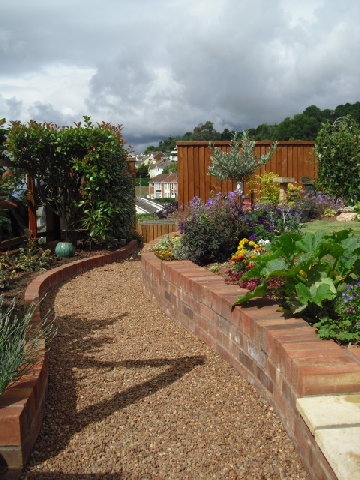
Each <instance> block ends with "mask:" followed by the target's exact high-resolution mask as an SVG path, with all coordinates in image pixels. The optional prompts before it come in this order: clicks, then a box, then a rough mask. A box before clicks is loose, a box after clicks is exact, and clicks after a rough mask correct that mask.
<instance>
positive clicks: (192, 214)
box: [178, 192, 249, 265]
mask: <svg viewBox="0 0 360 480" xmlns="http://www.w3.org/2000/svg"><path fill="white" fill-rule="evenodd" d="M178 225H179V230H180V233H182V234H183V239H182V246H183V252H184V255H185V256H186V258H187V259H189V260H191V261H192V262H194V263H196V264H198V265H207V264H209V263H213V262H222V261H225V260H226V259H228V258H229V257H230V255H231V253H232V252H233V251H234V250H235V248H236V247H237V244H238V243H239V239H240V238H243V237H245V236H247V234H248V233H249V227H248V225H247V223H246V216H245V214H244V212H243V210H242V208H241V206H240V202H239V196H238V195H237V194H236V193H235V192H230V193H229V194H228V195H227V196H224V195H223V194H222V193H219V194H217V195H212V196H211V198H209V200H208V201H207V202H206V203H204V202H202V201H201V200H200V199H199V198H198V197H195V198H194V199H192V200H191V202H190V204H189V207H188V208H186V209H185V210H183V211H182V212H180V213H179V214H178Z"/></svg>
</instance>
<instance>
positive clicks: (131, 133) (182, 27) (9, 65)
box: [0, 0, 360, 152]
mask: <svg viewBox="0 0 360 480" xmlns="http://www.w3.org/2000/svg"><path fill="white" fill-rule="evenodd" d="M359 19H360V0H51V1H46V0H31V1H29V0H11V1H2V2H1V8H0V118H2V117H5V118H6V119H7V120H22V121H23V122H27V121H28V120H30V119H35V120H37V121H39V122H43V121H47V122H50V121H51V122H54V123H57V124H58V125H71V124H73V122H75V121H76V122H77V121H80V120H81V119H82V117H83V115H89V116H91V118H92V120H94V121H102V120H104V121H106V122H111V123H113V124H119V123H120V124H123V126H124V129H123V134H124V138H125V140H126V141H127V143H129V144H131V145H133V146H134V147H135V150H136V151H137V152H140V151H143V149H144V148H146V146H148V145H149V144H153V145H157V144H158V142H159V140H160V139H161V138H164V137H168V136H170V135H183V134H184V133H185V132H186V131H192V130H193V129H194V127H195V126H196V125H198V124H199V123H205V122H206V121H207V120H210V121H212V122H213V123H214V126H215V128H216V129H217V130H218V131H222V130H223V129H224V128H229V129H234V130H242V129H244V128H251V127H257V126H258V125H260V124H261V123H269V124H273V123H278V122H281V121H282V120H283V119H284V118H285V117H287V116H290V117H292V116H293V115H294V114H295V113H301V112H302V111H303V110H304V109H305V108H306V107H308V106H310V105H316V106H318V107H319V108H321V109H324V108H335V107H336V106H337V105H339V104H344V103H347V102H350V103H354V102H356V101H360V29H359Z"/></svg>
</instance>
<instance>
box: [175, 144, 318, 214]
mask: <svg viewBox="0 0 360 480" xmlns="http://www.w3.org/2000/svg"><path fill="white" fill-rule="evenodd" d="M213 145H214V146H215V147H217V148H219V149H221V150H223V151H226V152H229V151H230V148H231V144H230V142H213ZM270 145H271V143H270V142H257V144H256V147H255V154H256V155H257V156H261V155H262V154H264V153H266V152H268V151H269V149H270ZM177 147H178V182H179V184H178V201H179V205H187V204H188V203H189V201H190V200H191V199H192V198H194V197H195V196H197V197H199V198H201V199H202V200H204V201H206V200H207V199H208V198H209V196H210V192H211V191H214V192H220V191H222V192H224V193H227V192H230V191H234V190H235V189H236V184H234V183H232V182H230V181H227V182H219V181H218V180H216V179H215V178H214V177H212V176H209V175H208V174H207V172H208V167H209V166H210V165H211V162H210V150H209V146H208V142H177ZM264 172H273V173H276V174H278V175H279V176H280V177H293V178H295V182H297V183H300V178H301V177H310V178H312V179H315V178H316V162H315V155H314V142H310V141H309V142H279V143H278V146H277V148H276V150H275V152H274V155H273V156H272V158H271V160H270V161H269V162H268V163H267V164H266V165H265V166H264V167H261V168H260V169H259V170H258V171H257V172H256V174H262V173H264ZM244 195H245V196H249V186H248V185H247V184H245V185H244Z"/></svg>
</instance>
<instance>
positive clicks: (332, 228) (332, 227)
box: [303, 221, 360, 237]
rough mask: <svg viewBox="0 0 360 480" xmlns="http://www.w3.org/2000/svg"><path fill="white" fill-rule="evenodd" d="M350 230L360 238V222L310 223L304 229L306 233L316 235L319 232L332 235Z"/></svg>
mask: <svg viewBox="0 0 360 480" xmlns="http://www.w3.org/2000/svg"><path fill="white" fill-rule="evenodd" d="M348 228H350V229H351V230H352V231H353V232H354V234H355V235H356V236H359V237H360V222H327V221H325V222H308V223H305V225H304V227H303V231H304V232H311V233H315V232H318V231H322V232H326V233H332V232H339V231H340V230H346V229H348Z"/></svg>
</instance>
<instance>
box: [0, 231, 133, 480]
mask: <svg viewBox="0 0 360 480" xmlns="http://www.w3.org/2000/svg"><path fill="white" fill-rule="evenodd" d="M137 247H138V243H137V241H135V240H133V241H132V242H130V243H129V244H128V245H126V246H125V247H124V248H121V249H119V250H116V251H114V252H110V253H108V254H105V255H97V256H94V257H89V258H85V259H82V260H78V261H74V262H73V263H69V264H66V265H63V266H61V267H58V268H54V269H52V270H49V271H48V272H46V273H44V274H43V275H39V276H38V277H36V278H35V280H33V281H32V282H31V283H30V284H29V286H28V288H27V290H26V293H25V303H26V304H31V303H32V302H38V301H39V299H41V298H42V297H43V296H44V295H45V293H46V292H47V291H48V290H49V289H50V288H51V287H53V286H55V285H57V284H58V283H60V282H62V281H63V280H66V279H68V278H70V277H72V276H74V275H78V274H80V273H82V272H85V271H87V270H90V269H91V268H95V267H101V266H102V265H105V264H107V263H112V262H116V261H119V260H122V259H124V258H126V257H128V256H129V255H131V254H132V253H133V252H134V251H135V250H136V249H137ZM40 320H41V319H40V311H39V308H38V309H37V310H36V311H35V313H34V315H33V319H32V321H33V322H34V323H38V322H40ZM47 388H48V365H47V360H46V354H45V350H43V352H42V353H41V355H40V357H39V363H38V364H37V365H36V366H35V367H34V368H33V369H32V370H31V371H30V372H29V374H28V375H26V376H25V377H23V378H22V379H21V380H20V381H18V382H17V383H15V384H13V385H12V386H11V387H9V388H7V390H6V391H5V393H4V394H3V395H2V396H1V397H0V472H1V470H2V468H3V469H5V468H6V467H8V468H9V469H11V470H21V468H22V467H23V466H24V465H25V464H26V462H27V460H28V458H29V456H30V453H31V451H32V448H33V445H34V443H35V441H36V438H37V436H38V434H39V431H40V427H41V422H42V419H43V416H44V409H45V402H46V396H47Z"/></svg>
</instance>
